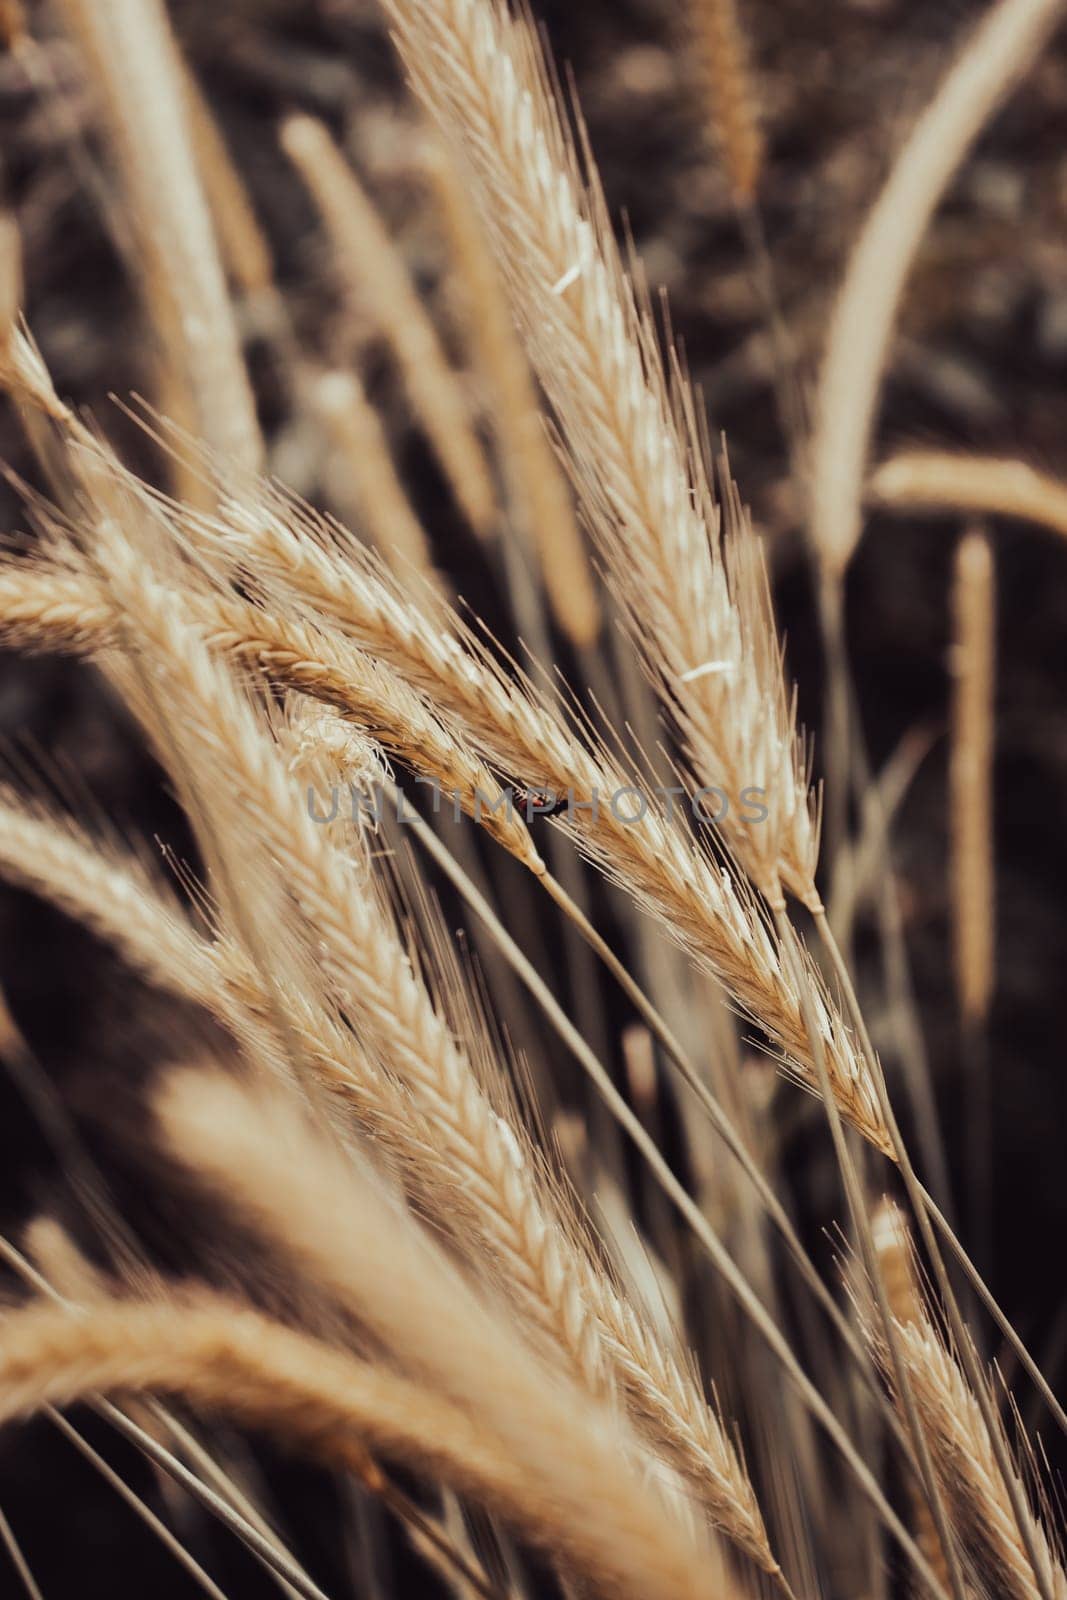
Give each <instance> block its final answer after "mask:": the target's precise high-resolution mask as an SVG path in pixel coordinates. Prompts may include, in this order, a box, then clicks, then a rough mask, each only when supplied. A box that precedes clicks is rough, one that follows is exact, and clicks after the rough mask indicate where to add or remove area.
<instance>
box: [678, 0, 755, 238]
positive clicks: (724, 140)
mask: <svg viewBox="0 0 1067 1600" xmlns="http://www.w3.org/2000/svg"><path fill="white" fill-rule="evenodd" d="M689 11H690V19H691V31H692V34H693V37H694V39H695V41H696V46H697V49H698V51H699V61H700V67H701V72H702V75H703V77H704V80H705V82H706V84H707V98H708V113H709V121H710V123H711V127H712V131H713V133H714V136H715V142H716V144H717V145H718V148H719V153H720V156H721V158H722V162H723V166H724V167H725V168H726V173H727V176H728V178H729V180H730V189H731V191H732V193H733V197H734V200H735V201H736V202H737V203H738V204H739V205H742V206H744V205H749V204H751V202H752V200H753V199H754V197H755V194H756V189H757V187H758V186H759V179H760V171H761V169H762V166H763V149H764V144H763V134H762V131H761V129H760V123H759V108H758V103H757V99H756V92H755V88H754V85H753V82H752V73H751V69H750V66H749V50H748V41H747V39H746V38H745V30H744V26H743V24H742V21H741V0H689Z"/></svg>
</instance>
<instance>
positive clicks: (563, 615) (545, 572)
mask: <svg viewBox="0 0 1067 1600" xmlns="http://www.w3.org/2000/svg"><path fill="white" fill-rule="evenodd" d="M426 164H427V169H428V172H429V176H430V178H431V180H432V182H433V185H434V188H435V190H436V193H437V196H438V200H439V203H440V207H441V215H442V218H443V220H444V223H445V231H446V234H447V237H448V242H449V246H450V249H451V256H452V263H453V266H454V269H455V272H456V275H457V278H458V280H459V286H460V297H461V301H462V312H463V316H464V319H465V322H466V326H467V330H468V338H469V340H470V343H471V346H472V349H473V351H474V354H475V357H476V360H477V363H478V365H479V367H480V368H481V371H482V376H483V378H484V381H485V384H486V387H487V389H488V392H489V398H490V401H491V407H490V420H491V423H492V427H493V431H494V433H495V435H496V438H497V440H498V444H499V449H500V454H501V457H502V460H503V465H504V474H505V478H506V480H507V484H508V493H509V511H510V515H511V516H512V518H514V519H518V520H519V521H520V522H521V523H522V524H523V525H524V527H525V528H526V530H527V531H528V533H529V535H530V537H531V538H532V540H533V542H534V544H535V546H536V549H537V553H538V557H539V562H540V572H541V578H542V581H543V583H544V585H545V591H546V593H547V595H548V599H549V604H550V605H551V607H552V612H553V615H554V616H555V618H556V621H557V622H558V623H559V625H560V627H561V628H562V629H563V631H564V632H565V633H566V634H567V636H568V637H569V639H570V640H571V642H572V643H573V644H574V645H575V646H576V648H577V649H579V650H583V649H588V648H590V647H591V646H592V645H593V644H594V643H595V642H596V638H597V635H598V634H599V632H600V626H601V613H600V601H599V598H598V595H597V591H596V584H595V582H594V579H593V573H592V569H591V566H590V562H589V556H588V554H587V552H586V548H585V544H584V541H583V538H582V533H581V530H580V528H579V527H578V523H577V519H576V517H575V512H574V503H573V498H572V495H571V492H570V486H569V484H568V483H567V481H566V478H565V476H564V473H563V470H562V468H561V466H560V464H559V462H558V461H557V460H556V456H555V452H554V451H553V449H552V446H551V444H550V443H549V439H548V435H547V431H546V426H545V418H544V417H543V416H542V414H541V407H540V404H539V400H538V396H537V393H536V391H535V388H534V384H533V380H532V377H531V374H530V368H529V365H528V363H527V360H526V356H525V353H524V351H523V349H522V345H521V344H520V342H519V339H518V335H517V333H516V331H515V327H514V324H513V322H512V316H511V309H510V307H509V305H508V302H507V299H506V297H505V295H504V291H503V286H502V284H501V282H500V278H499V275H498V273H497V268H496V265H495V263H494V261H493V258H492V255H491V253H490V251H489V248H488V245H487V242H486V239H485V234H484V231H483V229H482V225H481V222H480V221H479V219H478V215H477V213H476V211H475V210H474V208H473V206H472V205H471V203H470V201H469V199H468V197H467V195H466V194H465V192H464V188H463V174H462V171H460V170H458V169H457V167H456V164H455V162H454V161H453V159H452V158H451V156H450V154H449V152H448V151H447V150H446V149H444V148H443V147H441V146H440V145H438V144H434V145H432V146H431V147H430V149H429V151H428V154H427V158H426Z"/></svg>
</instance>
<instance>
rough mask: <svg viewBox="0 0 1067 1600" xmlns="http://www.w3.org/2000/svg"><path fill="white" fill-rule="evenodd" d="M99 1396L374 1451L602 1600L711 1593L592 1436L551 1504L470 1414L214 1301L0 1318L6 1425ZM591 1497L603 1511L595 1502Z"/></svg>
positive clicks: (333, 1452) (360, 1465)
mask: <svg viewBox="0 0 1067 1600" xmlns="http://www.w3.org/2000/svg"><path fill="white" fill-rule="evenodd" d="M100 1392H103V1393H108V1392H110V1393H122V1394H130V1393H150V1394H152V1393H166V1394H168V1395H174V1396H176V1397H178V1398H181V1399H183V1400H185V1401H187V1402H188V1403H189V1404H191V1405H194V1406H197V1407H199V1408H202V1409H205V1410H208V1411H213V1412H216V1413H218V1414H221V1415H223V1416H226V1417H229V1418H231V1419H232V1420H234V1421H236V1422H239V1423H242V1424H244V1425H246V1426H252V1427H257V1428H266V1429H268V1430H269V1431H271V1432H272V1433H274V1434H275V1435H276V1436H277V1437H279V1438H280V1439H282V1440H283V1441H287V1442H289V1443H296V1444H298V1445H300V1446H301V1447H302V1448H304V1449H305V1450H307V1451H309V1452H310V1454H311V1455H312V1456H314V1457H315V1458H316V1459H318V1460H321V1461H323V1462H325V1463H327V1464H328V1465H331V1466H334V1467H338V1468H340V1469H342V1470H345V1471H353V1472H355V1473H357V1474H359V1475H366V1474H368V1473H373V1470H374V1469H373V1464H372V1463H371V1462H370V1460H369V1458H368V1450H374V1451H375V1453H376V1454H380V1455H381V1456H383V1457H386V1458H388V1459H390V1460H394V1461H396V1462H398V1463H399V1464H402V1465H405V1466H408V1467H410V1468H411V1469H412V1470H413V1471H415V1472H421V1473H429V1474H430V1475H431V1476H434V1477H439V1478H440V1479H441V1480H442V1481H444V1482H445V1483H448V1484H450V1485H452V1487H454V1488H455V1489H457V1490H458V1491H459V1492H460V1493H463V1494H469V1495H470V1496H471V1497H472V1498H473V1499H475V1500H476V1501H478V1502H479V1503H480V1504H482V1505H485V1506H486V1507H487V1508H489V1509H491V1510H496V1511H498V1512H500V1514H501V1515H502V1516H504V1517H505V1518H506V1519H507V1520H509V1521H511V1522H513V1523H514V1524H515V1526H517V1527H518V1528H519V1529H520V1530H521V1531H522V1532H523V1533H524V1534H525V1535H526V1536H527V1537H529V1538H531V1539H532V1540H533V1541H534V1542H535V1543H537V1544H538V1545H539V1546H540V1547H541V1548H542V1549H544V1550H545V1551H546V1552H547V1553H548V1554H549V1555H550V1556H553V1557H556V1558H559V1559H561V1560H563V1561H564V1562H566V1563H567V1564H569V1565H571V1566H572V1567H573V1569H574V1570H576V1571H577V1572H580V1573H582V1574H583V1575H584V1576H585V1577H586V1578H587V1579H588V1580H589V1581H590V1582H591V1583H592V1584H593V1585H594V1586H598V1585H599V1586H600V1589H601V1590H602V1592H604V1593H605V1595H606V1594H616V1595H626V1596H630V1597H632V1600H638V1597H642V1600H645V1597H647V1596H661V1597H662V1600H694V1597H698V1596H707V1597H708V1600H711V1596H712V1595H714V1594H721V1592H722V1590H721V1588H720V1587H718V1576H717V1575H716V1576H715V1578H714V1580H713V1578H712V1577H711V1576H710V1575H709V1573H708V1572H707V1569H706V1567H703V1566H702V1563H704V1562H706V1561H707V1558H706V1556H698V1555H696V1554H695V1553H694V1552H693V1551H692V1548H691V1547H690V1546H689V1545H688V1543H683V1542H682V1541H681V1540H680V1539H679V1538H678V1530H677V1528H676V1526H675V1525H673V1524H671V1523H669V1522H667V1521H661V1520H660V1519H657V1518H656V1517H655V1515H654V1513H653V1512H652V1510H651V1509H650V1507H649V1503H648V1496H647V1491H646V1490H645V1489H644V1488H643V1486H639V1485H636V1484H634V1483H632V1482H631V1480H630V1479H628V1478H627V1477H626V1476H625V1474H624V1472H623V1471H622V1469H621V1467H620V1462H619V1459H618V1457H617V1456H616V1457H614V1458H612V1457H611V1456H610V1455H609V1454H608V1452H607V1451H606V1450H605V1449H604V1448H603V1446H601V1445H600V1441H599V1440H595V1441H594V1440H592V1439H590V1440H589V1443H588V1444H587V1445H586V1446H585V1447H584V1448H583V1450H582V1452H581V1456H580V1458H579V1459H578V1460H576V1461H575V1463H574V1466H573V1469H572V1472H573V1477H574V1478H575V1480H579V1479H580V1481H576V1482H575V1483H574V1484H573V1485H572V1487H573V1489H574V1490H575V1495H574V1497H573V1498H572V1497H571V1496H568V1495H560V1494H558V1493H554V1492H553V1487H552V1481H551V1479H548V1478H547V1477H545V1476H540V1477H538V1476H535V1474H534V1473H532V1472H531V1471H530V1470H528V1469H527V1467H526V1465H525V1463H523V1462H521V1461H520V1460H518V1459H517V1458H516V1456H515V1454H514V1452H512V1451H509V1450H508V1449H506V1448H505V1447H504V1446H503V1445H502V1444H501V1442H500V1441H499V1440H498V1439H497V1438H496V1437H495V1436H494V1435H493V1433H492V1432H491V1430H489V1429H487V1428H486V1427H485V1426H484V1425H483V1424H482V1423H480V1422H479V1421H476V1420H475V1419H474V1418H473V1417H472V1415H471V1411H470V1409H469V1408H467V1407H462V1406H459V1405H456V1404H454V1403H452V1402H450V1401H448V1400H446V1399H443V1398H441V1397H439V1396H436V1395H434V1394H433V1393H431V1392H430V1391H429V1390H428V1389H427V1388H426V1387H425V1386H424V1385H422V1384H417V1383H413V1382H411V1381H410V1380H407V1379H405V1378H402V1377H399V1376H398V1375H397V1374H396V1373H394V1372H391V1371H389V1370H388V1369H386V1368H382V1367H371V1366H369V1365H368V1364H366V1363H365V1362H360V1361H357V1360H355V1359H354V1358H352V1357H348V1356H344V1355H342V1354H341V1353H340V1352H338V1351H337V1350H335V1349H333V1348H331V1347H330V1346H328V1345H325V1344H321V1343H320V1342H318V1341H317V1340H315V1339H311V1338H309V1337H308V1336H307V1335H305V1334H300V1333H297V1332H295V1331H294V1330H292V1329H290V1328H286V1327H283V1326H281V1325H280V1324H278V1323H274V1322H270V1321H269V1320H268V1319H267V1318H265V1317H263V1316H261V1315H259V1314H257V1313H255V1312H252V1311H248V1310H245V1309H243V1308H241V1307H239V1306H234V1305H232V1304H230V1303H228V1302H226V1301H222V1300H218V1299H212V1298H210V1297H208V1296H201V1297H197V1298H193V1299H190V1300H186V1301H164V1302H162V1303H160V1304H158V1305H139V1304H135V1303H127V1302H113V1303H109V1304H107V1305H102V1306H95V1307H93V1308H92V1309H89V1310H86V1311H83V1312H80V1313H78V1314H77V1315H74V1316H72V1315H71V1314H70V1313H68V1312H65V1311H60V1310H56V1309H54V1308H52V1307H47V1308H42V1307H37V1306H34V1307H30V1308H29V1309H26V1310H23V1311H19V1312H16V1313H14V1314H12V1315H9V1316H8V1317H7V1318H6V1319H5V1322H4V1327H3V1338H2V1340H0V1415H2V1416H3V1417H4V1419H5V1420H7V1419H13V1418H15V1417H19V1416H27V1415H30V1414H32V1413H33V1412H34V1411H36V1410H38V1409H39V1408H40V1407H41V1406H42V1405H44V1404H46V1403H49V1402H51V1403H53V1404H57V1405H72V1404H74V1403H76V1402H77V1401H79V1400H83V1399H88V1398H91V1397H92V1396H93V1395H94V1394H97V1393H100ZM576 1416H577V1417H578V1418H579V1420H581V1419H582V1418H583V1416H584V1413H582V1412H580V1411H576ZM598 1446H599V1448H598ZM593 1464H595V1468H596V1473H595V1475H594V1476H590V1475H589V1474H590V1468H591V1465H593ZM601 1475H603V1476H601ZM605 1487H606V1488H607V1490H608V1495H609V1496H610V1497H611V1500H612V1503H611V1504H609V1503H608V1496H605V1497H604V1499H603V1500H602V1499H601V1493H602V1491H603V1489H604V1488H605ZM716 1565H717V1564H715V1563H712V1567H713V1569H714V1567H715V1566H716Z"/></svg>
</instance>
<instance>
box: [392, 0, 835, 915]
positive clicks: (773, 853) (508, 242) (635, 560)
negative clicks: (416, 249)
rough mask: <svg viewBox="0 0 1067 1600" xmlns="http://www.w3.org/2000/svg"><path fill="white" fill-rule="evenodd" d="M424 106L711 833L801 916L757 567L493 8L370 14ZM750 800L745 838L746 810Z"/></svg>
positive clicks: (539, 73)
mask: <svg viewBox="0 0 1067 1600" xmlns="http://www.w3.org/2000/svg"><path fill="white" fill-rule="evenodd" d="M385 10H386V12H387V14H388V15H389V17H390V18H391V20H392V22H393V24H394V28H395V32H396V39H397V44H398V47H399V50H400V53H401V56H402V58H403V60H404V64H405V66H406V67H407V69H408V72H409V74H410V76H411V79H412V82H413V84H414V86H415V89H416V91H417V93H418V95H419V98H420V99H421V101H422V103H423V104H424V106H425V107H426V109H427V110H428V111H429V113H430V115H431V116H432V117H433V119H434V121H435V122H436V123H437V124H438V126H439V127H440V129H441V130H442V132H443V134H444V135H445V137H446V139H447V140H448V141H449V142H450V144H451V145H452V147H453V148H454V149H455V150H456V151H457V156H458V159H459V161H460V162H461V164H462V168H463V170H464V171H465V173H466V175H467V179H468V182H469V186H470V191H471V194H472V197H473V199H474V200H475V201H476V203H477V205H478V209H479V211H480V214H481V217H482V221H483V223H484V225H485V228H486V233H487V236H488V238H489V240H490V243H491V244H492V246H493V248H494V250H495V253H496V257H497V260H498V263H499V265H500V268H501V272H502V276H503V278H504V281H505V284H506V286H507V288H508V291H509V293H510V297H511V306H512V312H513V315H514V316H515V319H516V322H517V323H518V325H519V328H520V331H521V332H522V334H523V336H524V339H525V342H526V346H527V351H528V353H529V355H530V359H531V362H532V364H533V367H534V370H535V371H536V372H537V374H538V377H539V378H540V380H541V383H542V385H543V387H544V389H545V391H546V393H547V395H548V397H549V399H550V401H551V403H552V406H553V409H554V411H555V414H556V417H557V419H558V421H559V424H560V430H561V434H562V441H563V445H564V447H565V450H566V452H567V455H568V457H569V459H570V464H571V467H572V471H573V475H574V481H575V484H576V488H577V491H578V495H579V499H580V503H581V505H582V509H583V511H584V513H585V516H586V518H587V520H588V521H589V523H590V526H591V528H592V529H593V532H594V534H595V535H596V537H597V540H598V542H599V545H600V549H601V551H602V554H603V556H604V559H605V563H606V566H607V571H608V574H609V577H610V578H611V581H612V583H613V586H614V588H615V590H616V593H617V594H618V596H619V598H620V600H621V602H622V604H623V605H624V607H625V610H626V614H627V617H628V619H629V622H630V625H631V628H632V630H633V633H634V635H635V637H636V639H637V640H638V642H639V644H640V646H641V649H642V652H643V655H644V658H645V661H646V664H647V665H648V667H649V670H650V671H651V672H652V674H653V676H654V678H655V681H656V682H657V684H658V685H659V688H660V690H661V693H662V694H663V697H664V699H665V701H666V703H667V704H668V705H669V706H670V707H671V709H672V711H673V712H674V714H675V716H676V718H677V721H678V724H679V727H680V729H681V732H682V734H683V736H684V740H685V746H686V754H687V759H688V761H689V763H690V765H691V766H692V767H693V769H694V770H695V771H696V772H697V773H698V774H699V777H700V780H701V782H703V783H706V784H711V785H721V786H722V787H723V788H724V789H725V790H726V791H727V793H728V794H729V795H730V797H731V801H732V802H734V803H732V804H731V807H730V810H729V812H728V813H727V815H726V817H725V818H724V820H723V822H722V824H721V826H722V829H723V833H724V835H725V837H726V838H727V839H728V841H729V844H730V846H731V848H732V849H733V851H734V852H735V853H736V855H737V858H738V860H739V861H740V862H741V864H742V865H743V866H744V867H745V869H746V870H747V871H748V872H749V873H750V875H751V876H752V878H753V880H754V882H755V883H756V884H757V886H758V887H759V888H760V889H761V890H762V891H764V892H766V893H767V894H768V895H769V896H770V897H771V898H772V900H777V899H779V898H780V895H781V888H780V885H781V883H782V882H783V881H784V882H785V883H786V884H787V885H788V886H789V887H790V888H791V889H793V890H794V891H795V892H796V893H798V894H800V895H802V896H803V897H805V898H807V899H810V900H812V901H813V902H814V901H815V899H816V893H815V888H814V873H815V864H816V856H817V848H818V829H817V825H816V807H815V804H814V801H813V798H812V796H811V794H810V792H809V785H808V779H807V771H806V759H805V752H804V750H803V747H802V745H801V743H800V741H799V740H798V737H797V734H796V727H795V714H794V707H793V703H792V701H791V699H790V697H789V696H788V695H787V693H786V690H785V685H784V682H783V678H782V666H781V656H780V649H779V646H778V643H777V639H776V635H775V631H774V627H773V620H772V617H771V610H770V601H769V594H768V588H767V579H766V574H765V571H764V564H763V557H762V552H761V549H760V547H759V545H758V543H757V541H756V540H755V539H754V538H753V537H752V535H751V531H750V530H749V529H748V527H747V526H746V525H745V524H744V523H743V522H742V523H741V525H740V526H738V527H736V528H732V529H730V530H729V531H728V535H727V537H726V538H725V539H723V538H722V536H721V534H720V530H719V517H718V511H717V509H716V506H715V502H714V496H713V493H712V489H711V486H710V484H709V480H708V475H707V471H706V467H705V463H706V459H707V452H706V447H705V440H704V437H703V433H702V428H701V424H700V422H699V421H698V414H697V408H696V403H695V400H694V397H693V394H692V392H691V391H690V389H689V388H688V386H687V385H686V384H685V382H684V381H683V379H682V377H681V375H680V372H679V371H678V370H677V364H676V363H673V362H672V364H671V369H670V372H668V370H667V369H666V368H665V365H664V362H663V360H662V357H661V355H660V352H659V349H658V345H657V338H656V334H655V330H654V328H653V325H652V320H651V316H650V313H649V312H648V310H647V308H646V307H645V305H644V303H643V298H642V295H641V294H640V293H639V291H638V290H636V289H635V287H634V284H633V283H632V282H631V280H630V279H629V277H628V276H627V274H626V272H625V270H624V268H623V265H622V260H621V257H620V255H619V251H618V248H617V246H616V245H615V242H614V240H613V237H612V234H611V229H610V225H609V222H608V218H607V214H606V209H605V206H604V203H603V199H602V196H601V194H600V191H599V189H598V188H597V187H596V183H595V178H594V176H593V174H592V173H586V172H584V171H583V166H582V161H581V160H580V158H579V156H578V154H577V153H576V150H575V147H574V142H573V140H572V139H571V137H570V135H569V133H568V131H567V129H566V127H565V125H564V121H563V118H562V115H561V113H560V110H559V108H558V106H557V104H556V102H555V99H554V95H553V91H552V88H551V86H550V82H549V75H548V71H547V68H546V66H545V63H544V61H543V59H542V57H541V54H540V50H539V46H538V44H537V41H536V39H535V36H534V34H533V32H532V30H531V29H530V27H529V26H528V25H527V23H526V22H525V20H522V19H516V18H513V17H512V16H510V15H509V13H508V11H507V8H506V7H505V5H503V4H502V3H500V0H444V3H430V0H385ZM747 790H753V791H755V790H759V791H762V793H761V794H760V796H759V798H760V800H761V801H763V802H765V804H766V807H767V813H768V814H767V817H766V820H761V821H756V822H753V821H752V820H751V818H750V815H749V813H748V812H747V811H746V809H745V806H744V793H743V792H744V791H747Z"/></svg>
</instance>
